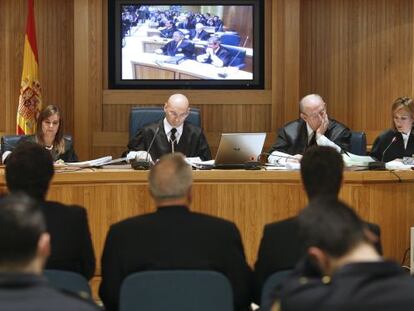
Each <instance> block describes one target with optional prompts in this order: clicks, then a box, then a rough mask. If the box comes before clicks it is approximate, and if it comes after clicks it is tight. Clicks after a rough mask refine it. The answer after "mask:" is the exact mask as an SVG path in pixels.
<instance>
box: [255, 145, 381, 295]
mask: <svg viewBox="0 0 414 311" xmlns="http://www.w3.org/2000/svg"><path fill="white" fill-rule="evenodd" d="M343 168H344V164H343V160H342V156H341V155H340V154H339V153H338V152H336V151H335V149H333V148H331V147H325V146H313V147H311V148H309V149H308V150H307V151H306V153H305V155H304V156H303V159H302V160H301V177H302V183H303V186H304V188H305V191H306V194H307V196H308V199H309V201H312V200H314V199H315V198H317V197H320V196H331V197H335V198H336V197H338V194H339V190H340V188H341V184H342V179H343ZM366 225H367V228H368V229H369V232H372V239H373V240H376V247H377V250H378V251H379V252H382V250H381V243H380V240H379V236H380V228H379V227H378V225H374V224H370V223H366ZM304 253H305V248H304V245H303V242H302V241H301V240H300V238H299V226H298V220H297V217H293V218H288V219H285V220H282V221H278V222H274V223H270V224H267V225H266V226H265V228H264V231H263V237H262V240H261V242H260V246H259V253H258V257H257V261H256V264H255V301H256V302H259V301H260V297H261V292H262V287H263V284H264V283H265V281H266V279H267V278H268V277H269V276H270V275H272V274H273V273H275V272H277V271H281V270H288V269H292V268H293V267H294V266H295V265H296V263H297V262H298V261H299V259H300V258H301V257H302V256H303V255H304Z"/></svg>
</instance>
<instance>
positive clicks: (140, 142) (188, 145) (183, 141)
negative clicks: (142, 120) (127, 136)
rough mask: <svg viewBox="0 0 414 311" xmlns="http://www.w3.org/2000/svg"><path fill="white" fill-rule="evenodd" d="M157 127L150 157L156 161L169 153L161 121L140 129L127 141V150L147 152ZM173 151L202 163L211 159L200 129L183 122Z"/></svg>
mask: <svg viewBox="0 0 414 311" xmlns="http://www.w3.org/2000/svg"><path fill="white" fill-rule="evenodd" d="M158 127H159V128H160V131H159V132H158V134H157V137H156V138H155V141H154V144H153V145H152V147H151V150H150V154H151V157H152V159H153V160H156V159H159V158H160V157H161V156H162V155H164V154H167V153H171V143H170V142H169V141H168V138H167V134H166V133H165V130H164V123H163V120H160V121H158V122H157V123H153V124H150V125H147V126H145V127H143V128H142V129H140V130H139V131H138V133H137V135H136V136H135V137H134V138H132V139H131V140H130V141H129V143H128V150H129V151H131V150H135V151H138V150H144V151H148V147H149V144H150V143H151V140H152V139H153V138H154V135H155V132H156V130H157V128H158ZM175 151H176V152H181V153H183V154H184V155H185V156H186V157H200V158H201V159H202V160H204V161H205V160H210V159H211V152H210V147H209V146H208V143H207V139H206V137H205V136H204V133H203V131H202V129H201V128H199V127H198V126H195V125H193V124H191V123H189V122H184V127H183V134H182V135H181V137H180V141H179V143H178V145H176V147H175Z"/></svg>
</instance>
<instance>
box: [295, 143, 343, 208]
mask: <svg viewBox="0 0 414 311" xmlns="http://www.w3.org/2000/svg"><path fill="white" fill-rule="evenodd" d="M343 169H344V162H343V160H342V156H341V155H340V154H339V153H338V152H337V151H336V150H335V149H333V148H331V147H325V146H313V147H311V148H309V149H307V150H306V152H305V154H304V155H303V158H302V160H301V161H300V173H301V176H302V182H303V185H304V187H305V191H306V194H307V195H308V198H309V200H310V199H313V198H315V197H317V196H320V195H325V196H334V197H337V196H338V194H339V190H340V188H341V184H342V175H343Z"/></svg>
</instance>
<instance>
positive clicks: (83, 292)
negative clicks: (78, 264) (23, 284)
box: [43, 270, 92, 298]
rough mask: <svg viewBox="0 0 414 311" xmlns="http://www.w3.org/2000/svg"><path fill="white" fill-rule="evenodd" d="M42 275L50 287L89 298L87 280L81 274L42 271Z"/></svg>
mask: <svg viewBox="0 0 414 311" xmlns="http://www.w3.org/2000/svg"><path fill="white" fill-rule="evenodd" d="M43 275H44V276H45V277H46V279H47V280H48V282H49V284H50V285H51V286H52V287H55V288H58V289H63V290H65V291H69V292H72V293H76V294H78V295H80V296H82V297H83V298H91V295H92V294H91V288H90V287H89V283H88V280H87V279H86V278H85V277H84V276H83V275H81V274H79V273H76V272H71V271H63V270H44V271H43Z"/></svg>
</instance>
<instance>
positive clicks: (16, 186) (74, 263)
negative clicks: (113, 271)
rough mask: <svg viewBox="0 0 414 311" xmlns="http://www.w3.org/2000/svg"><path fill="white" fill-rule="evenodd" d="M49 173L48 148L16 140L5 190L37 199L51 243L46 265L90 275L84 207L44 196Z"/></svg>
mask: <svg viewBox="0 0 414 311" xmlns="http://www.w3.org/2000/svg"><path fill="white" fill-rule="evenodd" d="M53 174H54V168H53V160H52V157H51V155H50V152H49V151H47V150H46V149H45V148H43V147H42V146H40V145H39V144H36V143H31V142H26V143H22V144H20V145H19V146H17V147H16V149H15V150H14V151H13V152H12V154H11V155H10V156H9V157H8V159H7V166H6V182H7V187H8V189H9V191H10V192H12V193H16V192H23V193H26V194H27V195H29V196H30V197H32V198H33V199H35V200H37V201H38V202H39V205H40V208H41V211H42V212H43V214H44V216H45V219H46V225H47V231H48V232H49V233H50V235H51V244H52V253H51V256H50V257H49V259H48V261H47V263H46V269H58V270H68V271H74V272H78V273H80V274H82V275H84V276H85V277H86V278H87V279H90V278H92V276H93V274H94V271H95V255H94V250H93V247H92V240H91V234H90V231H89V225H88V219H87V215H86V210H85V209H84V208H83V207H80V206H77V205H64V204H61V203H58V202H52V201H46V200H45V198H46V194H47V191H48V188H49V184H50V181H51V179H52V177H53Z"/></svg>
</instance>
